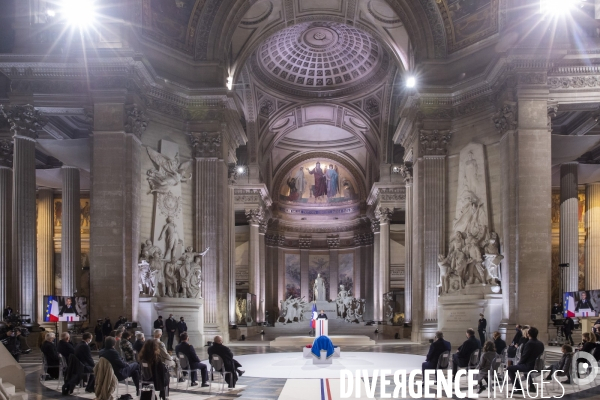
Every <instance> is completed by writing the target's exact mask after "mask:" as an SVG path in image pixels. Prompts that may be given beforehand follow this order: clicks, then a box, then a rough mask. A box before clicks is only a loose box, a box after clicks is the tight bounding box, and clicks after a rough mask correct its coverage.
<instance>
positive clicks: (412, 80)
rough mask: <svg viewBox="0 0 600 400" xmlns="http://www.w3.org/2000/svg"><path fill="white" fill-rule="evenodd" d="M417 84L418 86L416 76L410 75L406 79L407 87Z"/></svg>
mask: <svg viewBox="0 0 600 400" xmlns="http://www.w3.org/2000/svg"><path fill="white" fill-rule="evenodd" d="M415 86H417V78H415V77H414V76H409V77H408V79H407V80H406V87H407V88H414V87H415Z"/></svg>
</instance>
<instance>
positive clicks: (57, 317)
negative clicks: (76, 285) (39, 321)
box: [44, 296, 88, 322]
mask: <svg viewBox="0 0 600 400" xmlns="http://www.w3.org/2000/svg"><path fill="white" fill-rule="evenodd" d="M44 304H45V310H44V311H45V313H44V322H79V321H87V319H88V306H87V298H86V297H68V296H44Z"/></svg>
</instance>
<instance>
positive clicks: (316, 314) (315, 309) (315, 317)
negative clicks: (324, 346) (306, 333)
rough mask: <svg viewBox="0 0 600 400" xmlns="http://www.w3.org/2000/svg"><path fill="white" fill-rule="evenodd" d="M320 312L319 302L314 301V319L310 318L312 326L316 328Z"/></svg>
mask: <svg viewBox="0 0 600 400" xmlns="http://www.w3.org/2000/svg"><path fill="white" fill-rule="evenodd" d="M318 316H319V314H318V313H317V304H316V303H313V308H312V319H311V320H310V327H311V328H313V329H315V328H316V327H317V317H318Z"/></svg>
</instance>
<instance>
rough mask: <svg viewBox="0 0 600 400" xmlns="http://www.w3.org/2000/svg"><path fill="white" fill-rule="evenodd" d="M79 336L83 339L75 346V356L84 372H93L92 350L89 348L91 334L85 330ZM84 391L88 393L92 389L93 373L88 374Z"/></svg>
mask: <svg viewBox="0 0 600 400" xmlns="http://www.w3.org/2000/svg"><path fill="white" fill-rule="evenodd" d="M81 338H82V339H83V340H82V341H81V342H79V344H78V345H77V346H76V347H75V357H77V359H78V360H79V362H80V363H82V364H83V365H84V372H85V373H86V374H91V373H92V372H94V359H93V358H92V350H91V349H90V343H91V342H92V334H91V333H89V332H85V333H84V334H83V335H82V337H81ZM85 391H86V392H88V393H91V392H93V391H94V375H90V379H89V380H88V383H87V386H86V387H85Z"/></svg>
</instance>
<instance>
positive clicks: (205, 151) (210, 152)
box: [190, 132, 223, 158]
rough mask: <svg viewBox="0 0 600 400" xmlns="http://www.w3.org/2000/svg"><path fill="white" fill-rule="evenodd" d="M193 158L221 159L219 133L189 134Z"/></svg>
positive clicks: (221, 135) (221, 138)
mask: <svg viewBox="0 0 600 400" xmlns="http://www.w3.org/2000/svg"><path fill="white" fill-rule="evenodd" d="M190 137H191V141H192V147H193V148H194V157H196V158H221V142H222V141H223V134H222V133H221V132H199V133H192V134H191V136H190Z"/></svg>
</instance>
